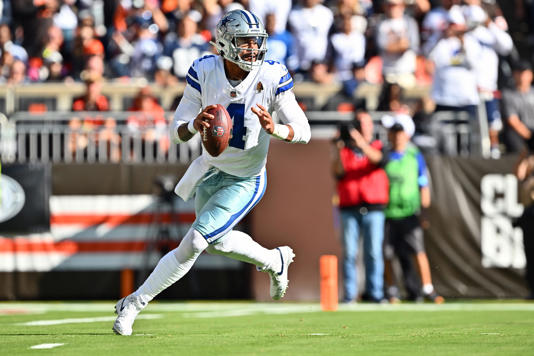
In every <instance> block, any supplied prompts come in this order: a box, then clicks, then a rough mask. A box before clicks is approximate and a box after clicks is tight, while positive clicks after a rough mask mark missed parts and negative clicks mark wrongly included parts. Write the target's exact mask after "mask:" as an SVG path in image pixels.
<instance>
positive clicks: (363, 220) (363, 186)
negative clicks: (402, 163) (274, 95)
mask: <svg viewBox="0 0 534 356" xmlns="http://www.w3.org/2000/svg"><path fill="white" fill-rule="evenodd" d="M332 144H333V148H334V157H333V162H332V173H333V174H334V176H335V178H336V180H337V195H338V199H339V210H340V215H341V222H342V236H341V237H342V246H343V290H344V298H343V302H344V303H351V302H354V301H355V300H356V298H357V297H358V273H357V268H356V257H357V255H358V240H359V236H360V232H361V235H362V237H363V239H364V240H363V249H364V263H365V293H364V295H363V296H362V299H364V300H369V301H373V302H382V300H383V299H384V291H383V286H384V259H383V255H382V242H383V240H384V219H385V218H384V208H385V206H386V204H387V203H388V180H387V177H386V173H385V172H384V170H383V169H382V168H381V167H382V158H383V153H382V143H381V142H380V141H379V140H373V121H372V119H371V116H370V115H369V114H368V113H367V112H365V111H359V112H357V113H356V115H355V119H354V120H353V121H351V122H350V123H343V124H341V125H340V127H339V133H338V136H337V137H336V138H335V139H334V140H333V141H332Z"/></svg>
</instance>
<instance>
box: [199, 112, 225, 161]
mask: <svg viewBox="0 0 534 356" xmlns="http://www.w3.org/2000/svg"><path fill="white" fill-rule="evenodd" d="M208 113H209V114H211V115H213V116H215V118H214V119H213V120H210V121H209V123H210V127H209V128H208V129H206V128H204V129H203V130H202V131H201V132H200V136H201V138H202V145H203V146H204V148H205V149H206V151H208V153H209V154H210V155H211V156H213V157H217V156H218V155H220V154H221V153H223V151H224V150H225V149H226V147H228V143H229V142H230V136H231V132H232V118H231V117H230V114H228V111H226V108H225V107H224V106H222V105H221V104H217V107H216V108H214V109H210V110H208Z"/></svg>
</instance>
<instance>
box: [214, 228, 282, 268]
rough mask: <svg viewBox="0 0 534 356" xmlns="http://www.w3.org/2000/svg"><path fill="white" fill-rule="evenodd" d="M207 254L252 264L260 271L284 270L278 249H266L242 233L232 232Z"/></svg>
mask: <svg viewBox="0 0 534 356" xmlns="http://www.w3.org/2000/svg"><path fill="white" fill-rule="evenodd" d="M206 252H208V253H211V254H214V255H223V256H227V257H230V258H233V259H235V260H238V261H242V262H247V263H252V264H254V265H256V266H257V267H258V268H259V269H260V270H271V269H272V270H274V271H276V272H278V271H280V269H281V268H282V260H281V258H280V252H278V250H277V249H274V250H269V249H266V248H265V247H263V246H261V245H260V244H259V243H257V242H256V241H254V240H252V238H251V237H250V236H249V235H247V234H245V233H244V232H241V231H236V230H232V231H230V232H229V233H228V234H226V236H224V237H223V238H221V240H220V242H216V243H215V244H213V245H210V246H209V247H208V248H207V249H206Z"/></svg>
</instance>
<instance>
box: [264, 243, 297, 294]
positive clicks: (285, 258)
mask: <svg viewBox="0 0 534 356" xmlns="http://www.w3.org/2000/svg"><path fill="white" fill-rule="evenodd" d="M276 249H277V250H278V252H280V259H281V260H282V268H281V269H280V271H278V272H277V271H272V270H271V271H269V276H271V298H273V299H274V300H278V299H280V298H282V297H283V296H284V294H286V290H287V287H288V286H289V280H288V279H287V272H288V270H289V265H290V264H291V262H293V258H294V257H295V254H294V253H293V250H292V249H291V247H289V246H282V247H277V248H276Z"/></svg>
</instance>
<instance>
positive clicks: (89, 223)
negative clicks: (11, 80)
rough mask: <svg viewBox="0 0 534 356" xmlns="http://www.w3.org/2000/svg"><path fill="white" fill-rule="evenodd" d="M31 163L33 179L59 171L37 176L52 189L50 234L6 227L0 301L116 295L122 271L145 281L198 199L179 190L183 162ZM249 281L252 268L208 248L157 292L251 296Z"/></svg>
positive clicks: (1, 233)
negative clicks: (179, 277)
mask: <svg viewBox="0 0 534 356" xmlns="http://www.w3.org/2000/svg"><path fill="white" fill-rule="evenodd" d="M3 168H4V170H3V173H5V175H4V176H3V177H2V178H3V179H4V181H7V180H8V179H7V178H6V177H7V176H8V174H11V175H13V176H14V177H15V175H14V174H12V173H11V172H14V171H17V172H18V171H20V170H21V166H20V165H17V166H16V167H9V166H4V167H3ZM22 168H24V167H22ZM26 168H27V172H34V171H39V172H41V173H39V175H37V177H36V178H42V175H43V173H42V172H48V173H50V171H51V172H52V174H51V175H50V174H48V175H47V177H48V179H39V180H38V183H37V184H35V179H34V180H33V182H34V185H35V186H36V187H39V189H40V190H44V191H48V195H47V204H46V205H47V207H48V206H49V208H50V209H49V210H50V216H49V217H48V219H49V223H48V225H47V226H48V228H47V229H46V231H45V230H43V229H40V230H39V231H35V229H29V230H28V231H27V233H24V231H20V229H19V230H17V231H15V232H13V231H7V230H9V224H3V226H4V229H1V228H0V299H4V300H13V299H20V300H24V299H25V300H28V299H114V298H117V297H118V296H119V293H120V286H121V283H120V273H121V270H123V269H132V270H134V284H135V285H139V284H140V283H142V281H143V280H144V279H145V278H146V276H147V275H148V273H150V271H151V270H152V268H153V267H154V265H155V264H156V263H157V261H158V260H159V258H160V257H161V256H162V254H164V253H166V251H168V250H169V249H172V248H174V247H176V246H177V245H178V243H179V241H180V239H181V237H182V236H183V235H184V234H185V232H187V230H188V228H189V226H190V224H191V222H192V221H193V220H194V207H193V204H192V202H188V203H185V202H182V201H181V200H179V199H178V198H177V197H176V198H175V195H174V194H173V193H172V189H173V188H174V185H175V184H176V182H177V180H178V178H179V177H180V176H181V175H183V173H184V172H185V169H186V168H187V166H184V165H163V164H152V165H146V164H145V165H111V164H110V165H106V164H94V165H90V164H58V165H51V166H48V167H43V165H40V166H39V167H37V166H35V165H27V166H26ZM37 168H39V169H37ZM28 175H30V174H29V173H28ZM17 179H18V180H20V181H21V182H22V180H21V179H19V178H17ZM26 180H28V179H26ZM29 181H32V180H31V179H29ZM22 183H24V182H22ZM47 186H48V187H47ZM43 187H44V189H43ZM50 187H51V189H50ZM24 190H25V191H26V203H32V204H33V202H32V199H34V196H32V194H31V192H32V191H31V189H28V188H27V187H24ZM50 190H51V194H50ZM169 190H170V192H169ZM169 193H170V194H169ZM39 196H40V195H39ZM30 205H31V204H30ZM23 211H24V210H23ZM8 222H9V221H8ZM1 226H2V225H0V227H1ZM249 279H250V277H249V266H246V265H244V264H242V263H240V262H237V261H233V260H230V259H225V258H224V257H222V256H211V255H207V254H202V255H201V256H200V257H199V260H198V261H197V264H196V265H195V267H194V268H193V269H192V271H191V273H189V274H188V275H187V276H186V278H184V280H183V281H181V282H180V283H178V284H176V285H174V286H172V287H170V288H169V289H168V290H166V291H165V292H164V293H162V294H161V296H160V298H178V299H219V298H224V299H246V298H249V297H250V288H249Z"/></svg>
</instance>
